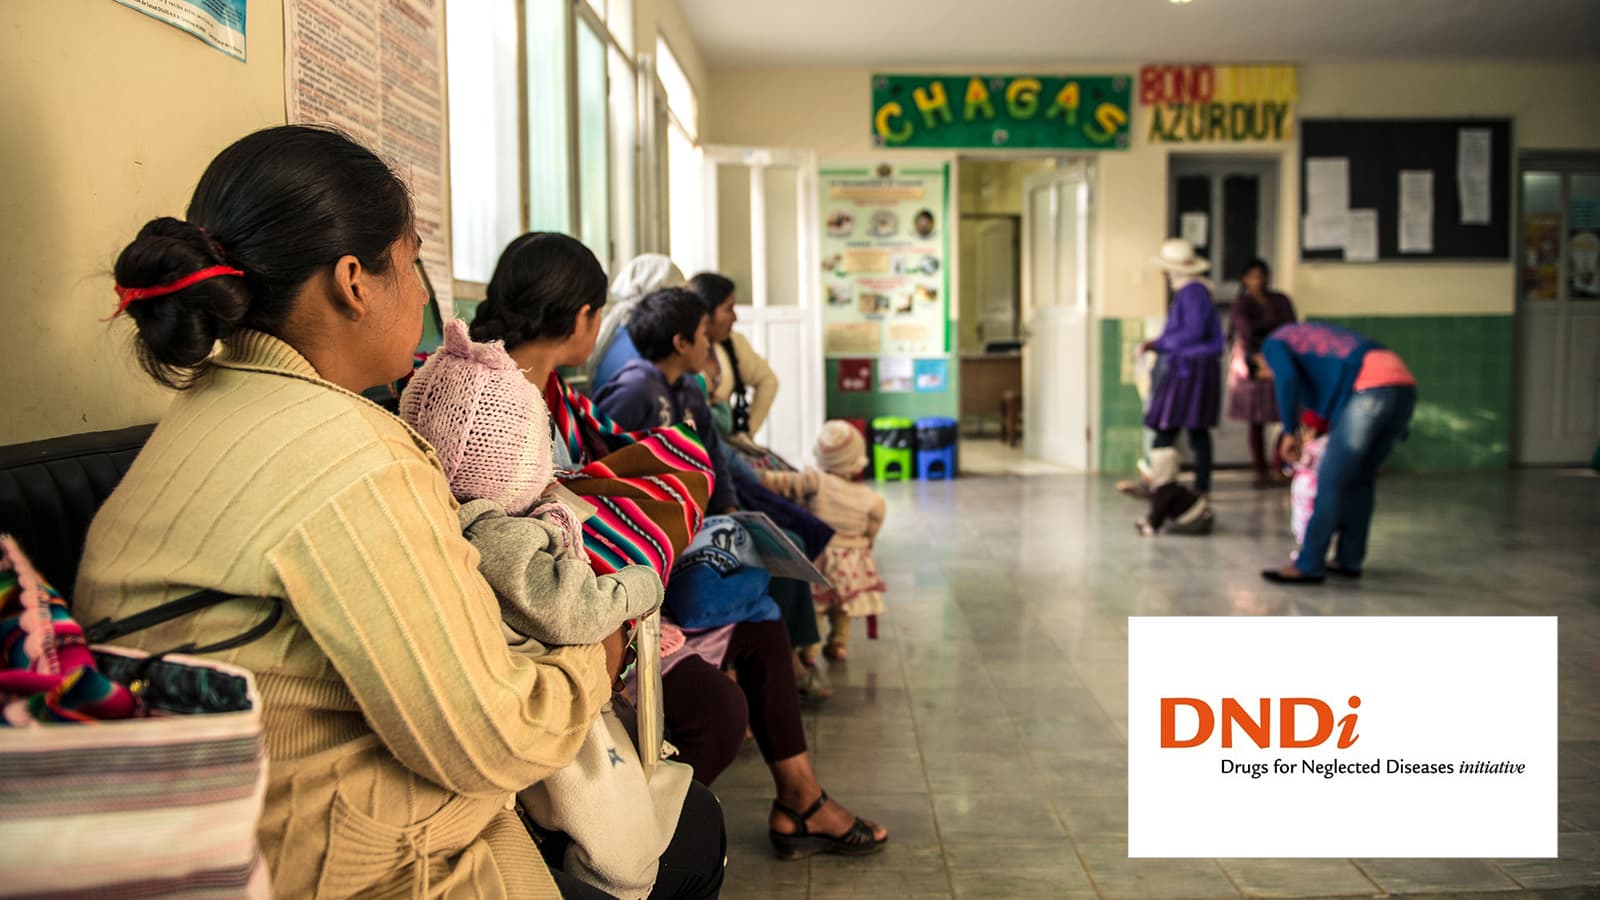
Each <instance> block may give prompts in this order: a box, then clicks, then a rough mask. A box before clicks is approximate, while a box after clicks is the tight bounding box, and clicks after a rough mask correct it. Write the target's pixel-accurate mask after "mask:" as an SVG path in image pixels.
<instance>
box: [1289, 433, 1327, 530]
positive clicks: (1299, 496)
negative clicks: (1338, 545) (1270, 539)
mask: <svg viewBox="0 0 1600 900" xmlns="http://www.w3.org/2000/svg"><path fill="white" fill-rule="evenodd" d="M1320 426H1321V420H1320V419H1318V418H1317V417H1316V416H1314V415H1312V414H1311V413H1304V414H1302V415H1301V417H1300V432H1301V437H1302V441H1301V447H1300V458H1299V459H1296V460H1294V476H1293V477H1292V479H1291V480H1290V482H1289V528H1290V529H1291V530H1292V531H1293V532H1294V545H1295V547H1296V548H1298V547H1299V546H1300V545H1301V544H1303V543H1305V539H1306V525H1307V523H1309V522H1310V521H1311V513H1312V511H1313V510H1314V509H1316V507H1317V466H1318V465H1320V464H1321V463H1322V455H1323V454H1324V453H1325V452H1327V449H1328V433H1327V430H1326V429H1325V428H1322V427H1320ZM1298 553H1299V550H1298V549H1297V550H1296V551H1295V553H1294V554H1290V559H1293V558H1294V557H1295V556H1296V555H1298Z"/></svg>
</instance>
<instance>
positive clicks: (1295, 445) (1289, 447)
mask: <svg viewBox="0 0 1600 900" xmlns="http://www.w3.org/2000/svg"><path fill="white" fill-rule="evenodd" d="M1300 449H1301V448H1300V436H1299V435H1298V434H1295V433H1294V432H1291V431H1286V432H1284V433H1283V434H1281V435H1279V436H1278V455H1279V456H1281V457H1283V461H1284V462H1289V463H1297V462H1299V461H1300Z"/></svg>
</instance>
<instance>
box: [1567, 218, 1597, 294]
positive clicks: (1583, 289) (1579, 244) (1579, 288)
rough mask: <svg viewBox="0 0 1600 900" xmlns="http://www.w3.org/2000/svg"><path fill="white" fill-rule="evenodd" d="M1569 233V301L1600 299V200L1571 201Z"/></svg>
mask: <svg viewBox="0 0 1600 900" xmlns="http://www.w3.org/2000/svg"><path fill="white" fill-rule="evenodd" d="M1571 217H1572V222H1571V230H1570V231H1569V233H1568V234H1567V291H1568V293H1567V298H1568V299H1579V300H1592V299H1594V298H1596V297H1600V201H1596V200H1591V199H1588V198H1584V197H1574V198H1573V199H1572V212H1571Z"/></svg>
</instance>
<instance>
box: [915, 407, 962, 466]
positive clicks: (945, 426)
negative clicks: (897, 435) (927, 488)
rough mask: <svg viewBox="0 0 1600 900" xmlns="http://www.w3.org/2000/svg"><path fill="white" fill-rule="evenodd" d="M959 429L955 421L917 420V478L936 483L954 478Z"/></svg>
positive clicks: (937, 418) (932, 418)
mask: <svg viewBox="0 0 1600 900" xmlns="http://www.w3.org/2000/svg"><path fill="white" fill-rule="evenodd" d="M959 428H960V426H959V425H958V424H957V422H956V420H955V419H947V418H943V417H931V418H926V419H918V420H917V477H918V478H920V479H922V480H923V481H936V480H940V479H945V478H954V477H956V444H957V441H958V439H959V434H960V430H959Z"/></svg>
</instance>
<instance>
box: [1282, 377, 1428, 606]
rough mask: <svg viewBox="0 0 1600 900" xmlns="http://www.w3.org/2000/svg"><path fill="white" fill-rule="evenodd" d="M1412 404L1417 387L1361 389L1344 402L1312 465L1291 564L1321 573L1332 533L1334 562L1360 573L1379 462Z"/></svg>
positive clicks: (1399, 434)
mask: <svg viewBox="0 0 1600 900" xmlns="http://www.w3.org/2000/svg"><path fill="white" fill-rule="evenodd" d="M1416 405H1417V389H1416V388H1414V387H1410V386H1404V387H1380V388H1372V389H1371V390H1366V391H1360V392H1358V393H1356V394H1355V395H1354V396H1352V397H1351V398H1350V402H1349V403H1347V404H1345V407H1344V409H1343V410H1341V411H1340V413H1339V418H1338V421H1336V422H1334V424H1333V430H1332V431H1330V432H1328V449H1327V451H1326V452H1325V453H1323V455H1322V462H1321V463H1320V464H1319V465H1318V466H1317V503H1316V506H1314V507H1312V510H1311V521H1310V522H1307V523H1306V537H1305V543H1304V544H1302V545H1301V546H1300V553H1299V555H1298V556H1296V557H1295V562H1294V565H1295V568H1297V569H1299V570H1300V571H1301V572H1303V573H1304V574H1306V575H1313V576H1315V575H1321V574H1323V561H1324V560H1325V559H1327V556H1328V545H1329V544H1331V543H1332V542H1333V536H1334V535H1335V534H1337V535H1338V536H1339V550H1338V552H1337V553H1336V554H1335V555H1334V561H1335V562H1337V563H1338V564H1339V565H1340V567H1342V568H1344V569H1348V570H1349V571H1352V572H1359V571H1361V563H1362V561H1363V560H1365V559H1366V557H1367V532H1368V531H1369V530H1370V529H1371V527H1372V510H1373V507H1374V504H1375V499H1374V481H1375V479H1376V478H1377V477H1378V466H1379V465H1381V464H1382V463H1383V461H1384V459H1385V458H1386V457H1388V455H1389V452H1390V451H1391V450H1393V449H1394V445H1395V444H1397V443H1399V442H1400V441H1401V440H1403V439H1404V438H1405V436H1406V431H1407V429H1408V427H1409V426H1410V425H1411V413H1412V412H1413V411H1414V410H1415V408H1416Z"/></svg>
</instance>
